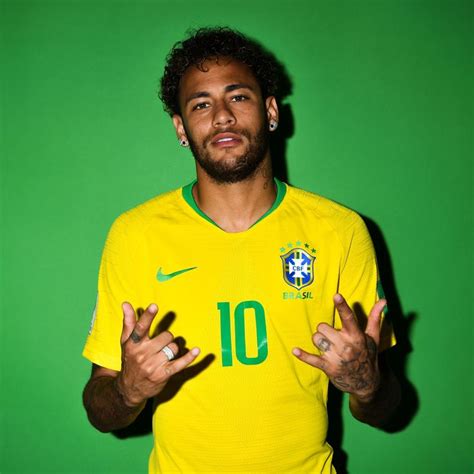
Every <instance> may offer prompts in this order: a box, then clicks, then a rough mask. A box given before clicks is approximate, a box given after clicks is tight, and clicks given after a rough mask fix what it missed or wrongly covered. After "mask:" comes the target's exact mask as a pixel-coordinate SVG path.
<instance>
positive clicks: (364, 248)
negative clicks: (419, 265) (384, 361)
mask: <svg viewBox="0 0 474 474" xmlns="http://www.w3.org/2000/svg"><path fill="white" fill-rule="evenodd" d="M342 242H343V247H344V251H345V258H344V259H343V262H342V268H341V273H340V280H339V293H340V294H342V295H343V296H344V298H345V299H346V301H347V303H348V304H349V306H350V307H351V308H353V309H354V310H355V311H356V313H357V314H358V316H361V317H366V316H367V315H368V314H369V313H370V310H371V309H372V306H373V305H374V304H375V302H376V301H378V300H379V299H380V298H383V297H384V295H383V289H382V285H381V282H380V279H379V272H378V268H377V261H376V257H375V251H374V246H373V243H372V239H371V238H370V235H369V232H368V230H367V227H366V225H365V223H364V221H363V220H362V218H361V217H360V216H359V215H358V214H356V213H352V214H351V220H350V221H349V223H348V225H347V227H346V229H345V231H344V233H343V237H342ZM335 326H336V327H337V328H340V327H341V320H340V318H339V316H338V315H337V314H336V322H335ZM394 344H395V337H394V334H393V329H392V327H391V325H390V324H389V323H388V321H383V322H382V332H381V337H380V345H379V350H380V351H382V350H384V349H387V348H389V347H391V346H393V345H394Z"/></svg>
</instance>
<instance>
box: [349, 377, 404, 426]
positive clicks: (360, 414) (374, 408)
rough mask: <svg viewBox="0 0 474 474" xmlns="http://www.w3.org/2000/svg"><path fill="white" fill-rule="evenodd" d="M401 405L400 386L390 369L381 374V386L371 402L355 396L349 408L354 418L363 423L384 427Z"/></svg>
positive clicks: (351, 397)
mask: <svg viewBox="0 0 474 474" xmlns="http://www.w3.org/2000/svg"><path fill="white" fill-rule="evenodd" d="M399 403H400V385H399V383H398V380H397V378H396V377H395V375H394V374H393V372H392V371H391V370H389V369H388V368H387V369H385V370H384V371H383V372H381V379H380V385H379V387H378V389H377V391H376V392H375V393H374V395H373V396H372V397H371V398H370V400H360V399H358V398H357V397H356V396H355V395H354V394H351V396H350V398H349V407H350V410H351V413H352V415H353V416H354V418H357V419H358V420H359V421H361V422H362V423H367V424H368V425H371V426H375V427H377V428H381V427H383V426H384V425H385V424H386V423H387V422H388V421H389V420H390V417H391V416H392V415H393V413H394V411H395V409H396V408H397V406H398V404H399Z"/></svg>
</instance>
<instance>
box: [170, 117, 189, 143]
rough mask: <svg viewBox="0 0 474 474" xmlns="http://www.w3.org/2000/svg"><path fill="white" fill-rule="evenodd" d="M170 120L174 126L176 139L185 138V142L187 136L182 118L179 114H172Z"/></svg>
mask: <svg viewBox="0 0 474 474" xmlns="http://www.w3.org/2000/svg"><path fill="white" fill-rule="evenodd" d="M172 120H173V126H174V129H175V130H176V136H177V137H178V140H179V141H182V140H185V141H186V142H187V141H188V137H187V135H186V130H185V129H184V125H183V119H182V118H181V115H178V114H174V115H173V119H172Z"/></svg>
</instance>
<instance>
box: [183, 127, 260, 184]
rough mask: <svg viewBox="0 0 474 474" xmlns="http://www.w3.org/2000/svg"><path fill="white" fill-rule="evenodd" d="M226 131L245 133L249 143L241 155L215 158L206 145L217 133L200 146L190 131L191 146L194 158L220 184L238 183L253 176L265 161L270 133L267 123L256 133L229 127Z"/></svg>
mask: <svg viewBox="0 0 474 474" xmlns="http://www.w3.org/2000/svg"><path fill="white" fill-rule="evenodd" d="M226 132H231V133H237V134H239V135H243V136H244V137H246V138H247V140H248V143H249V144H248V146H247V149H246V150H245V151H244V152H243V153H242V154H241V155H240V156H233V157H230V158H222V159H220V160H215V159H213V158H212V157H211V154H210V153H209V151H208V149H207V147H206V145H208V144H209V143H210V142H211V141H212V138H213V136H215V135H216V134H214V135H213V136H209V137H207V138H206V139H205V140H204V145H202V146H200V145H198V144H197V143H196V142H195V141H194V140H193V139H192V138H191V135H190V134H189V133H188V140H189V147H190V149H191V152H192V154H193V156H194V159H195V160H196V161H197V162H198V163H199V165H200V166H201V168H202V169H203V170H204V171H205V172H206V173H207V174H208V175H209V176H210V177H211V178H212V179H213V180H214V181H215V182H216V183H218V184H231V183H238V182H240V181H244V180H246V179H248V178H250V177H252V176H253V175H254V174H255V172H256V171H257V169H258V167H259V166H260V164H261V163H262V162H263V160H264V158H265V155H266V154H267V151H268V148H269V133H268V131H267V127H266V126H265V125H263V126H262V127H261V128H260V130H258V132H257V133H256V134H255V135H251V134H250V133H248V132H247V131H246V130H231V129H227V130H226ZM219 133H220V132H219Z"/></svg>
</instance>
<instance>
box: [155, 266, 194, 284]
mask: <svg viewBox="0 0 474 474" xmlns="http://www.w3.org/2000/svg"><path fill="white" fill-rule="evenodd" d="M196 268H197V267H190V268H185V269H183V270H178V271H177V272H173V273H168V274H167V275H166V274H165V273H163V272H162V271H161V267H160V268H159V269H158V273H157V274H156V279H157V280H158V281H159V282H163V281H168V280H171V278H174V277H176V276H178V275H181V274H182V273H186V272H190V271H191V270H195V269H196Z"/></svg>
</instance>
